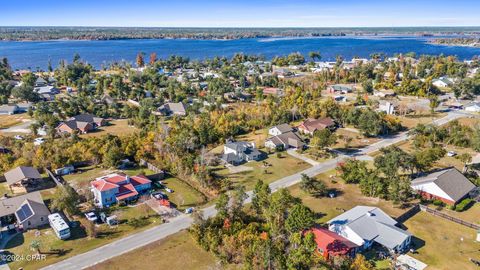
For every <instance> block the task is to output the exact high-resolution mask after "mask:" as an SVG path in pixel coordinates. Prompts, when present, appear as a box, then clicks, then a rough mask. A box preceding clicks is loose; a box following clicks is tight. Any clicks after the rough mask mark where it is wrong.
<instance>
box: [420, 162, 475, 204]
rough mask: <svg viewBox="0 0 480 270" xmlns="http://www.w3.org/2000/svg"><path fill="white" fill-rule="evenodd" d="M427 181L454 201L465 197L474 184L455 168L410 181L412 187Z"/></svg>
mask: <svg viewBox="0 0 480 270" xmlns="http://www.w3.org/2000/svg"><path fill="white" fill-rule="evenodd" d="M429 183H434V184H435V185H436V186H437V187H439V188H440V189H441V190H442V191H443V192H445V193H446V194H447V195H448V196H449V197H450V198H451V199H453V200H454V201H455V202H457V201H458V200H460V199H462V198H463V197H465V195H467V194H468V193H469V192H470V191H472V190H473V189H474V188H475V185H474V184H472V182H470V180H468V178H466V177H465V176H464V175H463V174H462V173H461V172H459V171H458V170H457V169H455V168H448V169H445V170H440V171H437V172H433V173H431V174H429V175H427V176H424V177H419V178H416V179H414V180H413V181H412V188H414V189H415V187H416V186H419V185H424V184H429ZM433 195H436V194H433Z"/></svg>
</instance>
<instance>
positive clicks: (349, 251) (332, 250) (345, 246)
mask: <svg viewBox="0 0 480 270" xmlns="http://www.w3.org/2000/svg"><path fill="white" fill-rule="evenodd" d="M308 232H311V233H313V235H314V236H315V243H316V244H317V250H316V251H317V252H318V253H319V254H320V255H322V257H323V258H324V259H326V260H328V259H329V258H331V257H335V256H348V257H350V258H353V257H355V254H356V253H357V249H358V246H357V245H356V244H355V243H353V242H352V241H350V240H348V239H347V238H345V237H342V236H340V235H338V234H336V233H334V232H332V231H329V230H328V229H325V228H312V229H310V230H309V231H308Z"/></svg>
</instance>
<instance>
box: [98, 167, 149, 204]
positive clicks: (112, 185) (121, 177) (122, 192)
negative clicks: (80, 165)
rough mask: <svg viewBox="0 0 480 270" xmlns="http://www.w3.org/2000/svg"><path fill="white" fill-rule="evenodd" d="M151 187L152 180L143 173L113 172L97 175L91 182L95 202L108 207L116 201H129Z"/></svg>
mask: <svg viewBox="0 0 480 270" xmlns="http://www.w3.org/2000/svg"><path fill="white" fill-rule="evenodd" d="M151 187H152V181H150V180H149V179H148V178H147V177H145V176H143V175H137V176H128V175H126V174H123V173H113V174H109V175H105V176H102V177H98V178H96V179H95V181H92V182H91V190H92V192H93V195H94V197H95V204H96V205H98V206H99V207H108V206H110V205H112V204H115V203H118V202H130V201H132V200H135V199H137V198H138V197H139V196H140V195H141V194H144V193H146V192H147V191H149V190H150V189H151Z"/></svg>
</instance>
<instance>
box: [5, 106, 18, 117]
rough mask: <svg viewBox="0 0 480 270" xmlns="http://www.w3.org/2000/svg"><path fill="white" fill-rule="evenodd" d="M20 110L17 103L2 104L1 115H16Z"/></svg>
mask: <svg viewBox="0 0 480 270" xmlns="http://www.w3.org/2000/svg"><path fill="white" fill-rule="evenodd" d="M19 111H20V110H19V109H18V106H17V105H1V106H0V115H14V114H16V113H18V112H19Z"/></svg>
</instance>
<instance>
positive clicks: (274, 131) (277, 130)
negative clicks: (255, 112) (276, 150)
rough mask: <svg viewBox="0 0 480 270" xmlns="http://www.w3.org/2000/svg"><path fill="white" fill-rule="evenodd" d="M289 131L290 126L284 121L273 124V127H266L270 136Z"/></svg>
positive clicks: (291, 129) (290, 129)
mask: <svg viewBox="0 0 480 270" xmlns="http://www.w3.org/2000/svg"><path fill="white" fill-rule="evenodd" d="M291 131H293V128H292V126H290V125H289V124H286V123H285V124H280V125H276V126H273V127H271V128H269V129H268V134H269V135H272V136H278V135H280V134H283V133H287V132H291Z"/></svg>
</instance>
